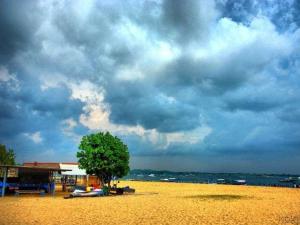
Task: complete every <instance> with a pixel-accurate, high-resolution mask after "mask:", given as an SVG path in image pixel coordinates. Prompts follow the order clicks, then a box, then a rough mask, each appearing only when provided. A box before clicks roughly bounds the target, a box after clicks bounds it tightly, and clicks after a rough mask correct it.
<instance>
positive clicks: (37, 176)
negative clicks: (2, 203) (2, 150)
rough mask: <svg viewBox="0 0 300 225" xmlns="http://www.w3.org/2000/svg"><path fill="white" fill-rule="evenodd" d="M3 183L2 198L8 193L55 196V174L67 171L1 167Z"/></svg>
mask: <svg viewBox="0 0 300 225" xmlns="http://www.w3.org/2000/svg"><path fill="white" fill-rule="evenodd" d="M0 169H1V177H2V179H0V180H2V182H0V188H1V196H2V197H3V196H4V195H5V192H6V191H9V192H15V193H18V194H22V193H42V192H44V193H45V192H48V193H52V194H54V192H55V185H54V179H53V177H54V174H55V173H61V172H62V171H64V172H65V171H67V170H64V169H60V168H57V167H56V168H54V167H46V166H45V165H44V166H42V167H41V166H34V165H33V166H32V165H31V166H30V165H28V164H27V165H25V166H24V165H23V166H19V165H0Z"/></svg>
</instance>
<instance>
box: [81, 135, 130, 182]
mask: <svg viewBox="0 0 300 225" xmlns="http://www.w3.org/2000/svg"><path fill="white" fill-rule="evenodd" d="M77 158H78V162H79V167H80V168H81V169H85V170H86V172H87V174H95V175H96V176H97V177H98V178H99V179H100V182H101V184H102V185H105V184H108V187H109V188H110V182H111V180H112V178H113V177H118V178H121V177H123V176H125V175H126V174H127V173H128V171H129V152H128V148H127V146H126V145H125V144H123V142H122V141H121V140H120V139H119V138H118V137H114V136H112V135H111V134H110V133H109V132H106V133H104V132H99V133H96V134H90V135H86V136H83V137H82V140H81V143H80V145H79V151H78V152H77Z"/></svg>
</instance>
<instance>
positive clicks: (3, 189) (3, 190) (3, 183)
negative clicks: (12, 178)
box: [2, 167, 8, 197]
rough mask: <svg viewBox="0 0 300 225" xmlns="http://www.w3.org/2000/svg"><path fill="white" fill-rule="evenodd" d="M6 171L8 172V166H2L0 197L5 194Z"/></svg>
mask: <svg viewBox="0 0 300 225" xmlns="http://www.w3.org/2000/svg"><path fill="white" fill-rule="evenodd" d="M7 172H8V167H5V168H4V175H3V182H2V185H3V186H2V197H4V195H5V188H6V179H7Z"/></svg>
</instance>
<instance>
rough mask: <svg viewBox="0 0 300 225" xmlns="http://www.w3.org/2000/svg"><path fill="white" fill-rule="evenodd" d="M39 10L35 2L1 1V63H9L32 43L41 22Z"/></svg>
mask: <svg viewBox="0 0 300 225" xmlns="http://www.w3.org/2000/svg"><path fill="white" fill-rule="evenodd" d="M38 9H39V8H38V7H37V5H36V4H35V3H34V2H33V1H26V2H25V1H22V2H19V1H6V0H3V1H1V7H0V17H1V20H0V62H1V61H3V62H7V61H8V60H9V59H10V58H11V57H13V56H14V55H15V54H16V53H17V52H19V51H20V50H24V49H25V48H26V47H27V46H28V45H30V44H31V43H32V41H33V38H34V31H35V30H36V28H37V27H38V26H39V21H40V17H39V16H40V15H39V14H38V12H39V10H38Z"/></svg>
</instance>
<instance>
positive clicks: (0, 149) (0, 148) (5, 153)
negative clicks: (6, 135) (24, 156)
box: [0, 144, 16, 165]
mask: <svg viewBox="0 0 300 225" xmlns="http://www.w3.org/2000/svg"><path fill="white" fill-rule="evenodd" d="M15 163H16V162H15V153H14V151H13V150H12V149H8V150H7V149H6V147H5V145H2V144H0V165H15Z"/></svg>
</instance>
